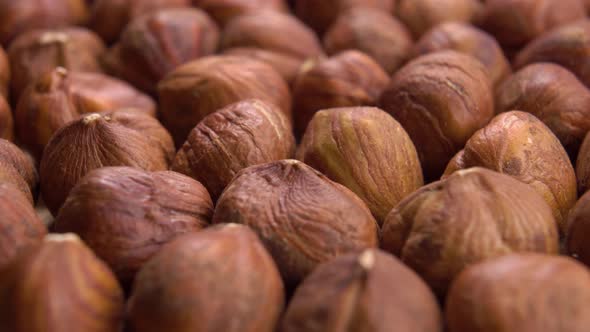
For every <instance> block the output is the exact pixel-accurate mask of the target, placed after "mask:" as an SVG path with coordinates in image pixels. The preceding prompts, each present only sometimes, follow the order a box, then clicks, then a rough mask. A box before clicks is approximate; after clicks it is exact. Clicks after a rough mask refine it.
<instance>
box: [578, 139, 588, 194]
mask: <svg viewBox="0 0 590 332" xmlns="http://www.w3.org/2000/svg"><path fill="white" fill-rule="evenodd" d="M576 176H577V179H578V192H579V193H581V194H583V193H585V192H586V191H588V189H590V135H588V134H586V138H585V139H584V142H583V143H582V146H581V147H580V153H578V159H577V161H576Z"/></svg>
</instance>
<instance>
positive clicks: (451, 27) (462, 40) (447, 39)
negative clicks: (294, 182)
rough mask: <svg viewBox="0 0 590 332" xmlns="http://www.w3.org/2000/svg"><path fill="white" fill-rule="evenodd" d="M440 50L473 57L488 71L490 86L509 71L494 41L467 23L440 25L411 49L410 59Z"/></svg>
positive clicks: (504, 58) (508, 65)
mask: <svg viewBox="0 0 590 332" xmlns="http://www.w3.org/2000/svg"><path fill="white" fill-rule="evenodd" d="M442 50H455V51H458V52H462V53H465V54H468V55H471V56H473V57H474V58H476V59H477V60H479V61H480V62H481V63H482V64H483V65H484V67H486V69H487V70H488V73H489V75H490V79H491V81H492V83H493V84H494V85H497V84H499V83H500V82H501V81H502V80H503V79H504V78H506V76H508V75H510V73H511V71H512V69H511V68H510V63H509V62H508V59H507V58H506V56H505V55H504V51H502V48H500V45H498V42H497V41H496V40H495V39H494V37H492V36H490V35H489V34H487V33H486V32H484V31H482V30H480V29H478V28H476V27H474V26H472V25H471V24H468V23H461V22H447V23H442V24H439V25H437V26H435V27H434V28H432V29H431V30H429V31H428V32H427V33H425V34H424V35H423V36H422V38H420V40H419V41H418V42H417V43H416V45H415V46H414V51H413V53H414V57H416V56H420V55H424V54H426V53H432V52H438V51H442Z"/></svg>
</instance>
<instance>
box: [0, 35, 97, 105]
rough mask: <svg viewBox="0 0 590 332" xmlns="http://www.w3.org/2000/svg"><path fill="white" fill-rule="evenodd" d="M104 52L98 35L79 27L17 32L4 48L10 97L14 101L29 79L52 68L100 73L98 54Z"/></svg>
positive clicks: (32, 79)
mask: <svg viewBox="0 0 590 332" xmlns="http://www.w3.org/2000/svg"><path fill="white" fill-rule="evenodd" d="M104 51H105V46H104V44H103V42H102V41H101V40H100V38H99V37H98V36H97V35H95V34H94V33H93V32H92V31H90V30H86V29H83V28H74V27H69V28H63V29H57V30H34V31H30V32H27V33H24V34H22V35H19V36H18V38H16V39H15V40H14V42H12V44H10V48H9V49H8V58H9V60H10V67H11V69H12V79H11V82H10V84H11V92H12V97H13V98H14V100H18V98H19V97H20V94H21V93H22V92H23V90H24V89H25V88H26V87H27V86H28V85H29V84H30V83H31V82H33V81H34V80H36V79H37V78H38V77H39V76H41V75H43V74H45V73H46V72H49V71H51V70H53V69H54V68H56V67H64V68H66V69H69V70H75V71H85V72H101V71H102V69H101V66H100V64H99V62H98V57H99V56H101V55H102V54H103V53H104Z"/></svg>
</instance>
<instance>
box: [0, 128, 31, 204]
mask: <svg viewBox="0 0 590 332" xmlns="http://www.w3.org/2000/svg"><path fill="white" fill-rule="evenodd" d="M38 182H39V175H38V173H37V168H36V167H35V163H34V161H33V159H32V158H31V156H29V155H28V154H26V153H25V152H23V151H22V150H21V149H19V148H18V147H17V146H16V145H14V144H13V143H11V142H10V141H7V140H5V139H0V183H2V184H10V185H12V186H14V187H16V188H17V189H19V190H20V191H21V192H22V193H23V194H24V195H25V197H26V198H27V200H29V202H31V204H32V203H33V201H34V198H35V196H36V194H37V184H38Z"/></svg>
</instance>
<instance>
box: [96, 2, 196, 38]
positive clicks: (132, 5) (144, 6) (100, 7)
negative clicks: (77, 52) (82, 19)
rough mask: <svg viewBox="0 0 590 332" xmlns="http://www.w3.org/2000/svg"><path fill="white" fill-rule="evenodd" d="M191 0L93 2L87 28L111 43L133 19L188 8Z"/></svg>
mask: <svg viewBox="0 0 590 332" xmlns="http://www.w3.org/2000/svg"><path fill="white" fill-rule="evenodd" d="M190 4H191V0H95V1H94V2H93V3H92V7H91V12H90V22H89V23H88V26H89V27H90V28H91V29H92V30H94V32H96V33H97V34H98V35H99V36H101V37H102V39H103V40H104V41H106V42H107V43H113V42H115V41H116V40H117V39H118V38H119V35H120V34H121V31H123V29H124V28H125V26H126V25H127V24H128V23H129V21H131V20H133V19H134V18H136V17H138V16H141V15H145V14H148V13H150V12H153V11H156V10H159V9H164V8H178V7H188V6H190Z"/></svg>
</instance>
